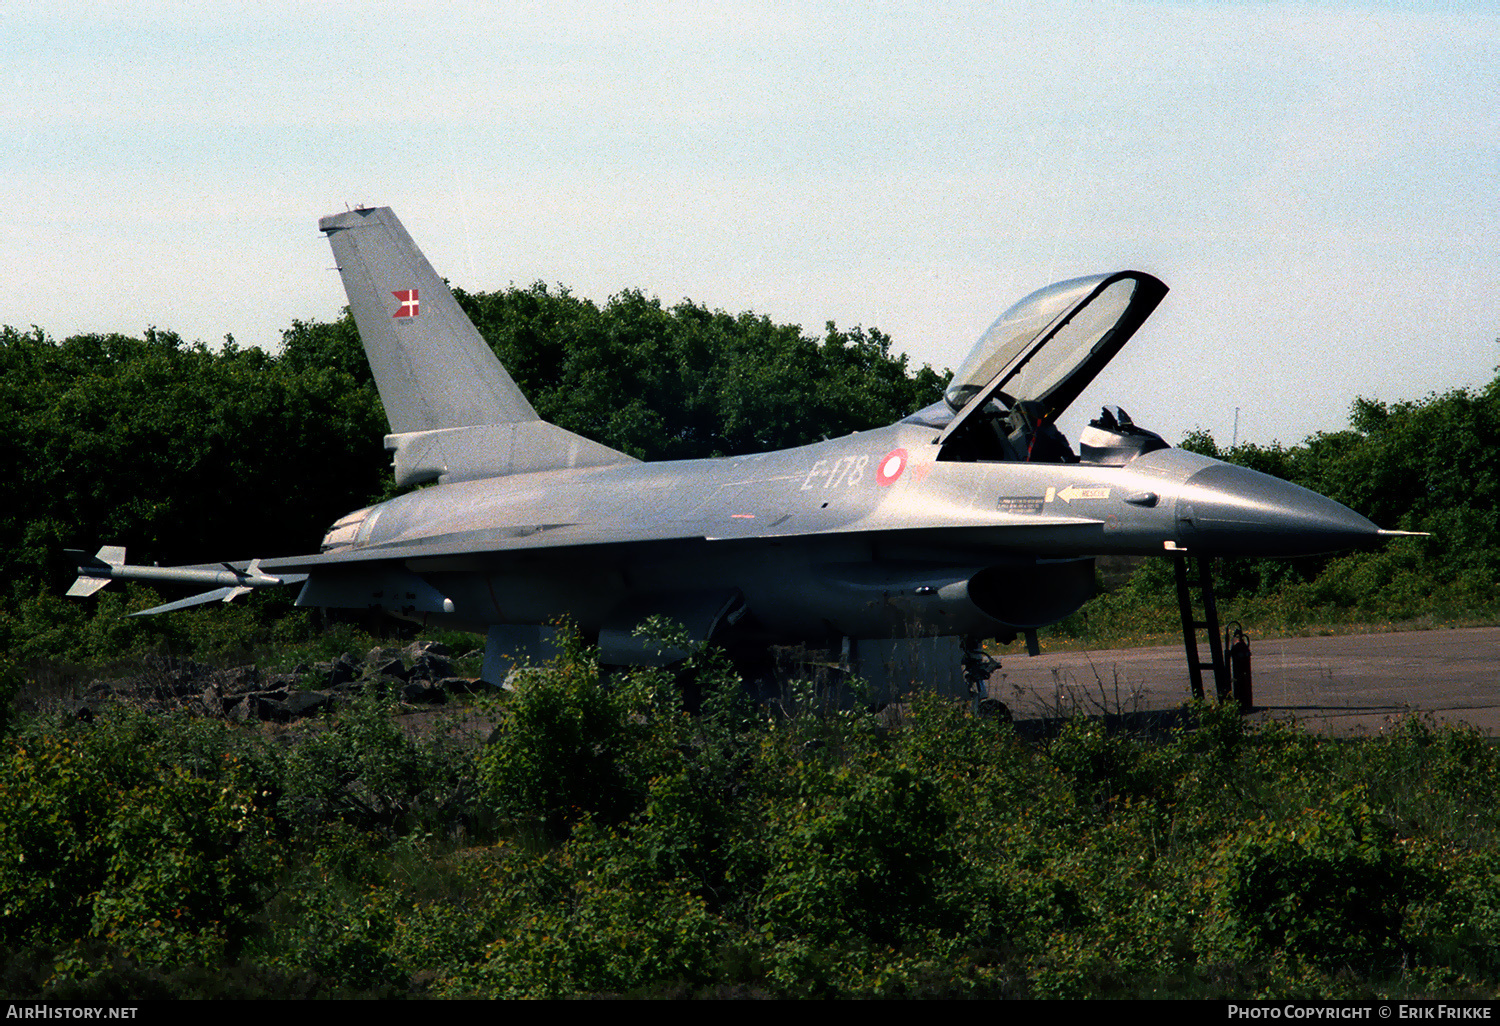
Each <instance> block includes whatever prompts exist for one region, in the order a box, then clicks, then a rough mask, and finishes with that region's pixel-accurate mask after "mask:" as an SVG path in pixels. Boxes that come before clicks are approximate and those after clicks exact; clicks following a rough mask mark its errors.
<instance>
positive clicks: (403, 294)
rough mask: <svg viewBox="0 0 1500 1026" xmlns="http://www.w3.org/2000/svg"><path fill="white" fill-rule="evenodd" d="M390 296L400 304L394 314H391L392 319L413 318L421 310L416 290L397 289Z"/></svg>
mask: <svg viewBox="0 0 1500 1026" xmlns="http://www.w3.org/2000/svg"><path fill="white" fill-rule="evenodd" d="M391 295H393V296H395V297H396V299H397V300H399V301H400V303H401V305H400V306H399V307H398V308H397V309H396V312H395V313H393V314H391V316H392V317H415V316H416V315H417V312H418V311H419V310H420V309H421V304H420V303H419V301H418V300H417V290H416V289H397V290H396V291H394V292H392V293H391Z"/></svg>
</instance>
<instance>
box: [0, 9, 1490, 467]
mask: <svg viewBox="0 0 1500 1026" xmlns="http://www.w3.org/2000/svg"><path fill="white" fill-rule="evenodd" d="M1492 10H1493V7H1492V5H1489V4H1480V3H1457V2H1452V3H1439V2H1430V3H1397V2H1385V3H1378V2H1334V0H1329V2H1322V3H1286V4H1281V3H1261V2H1238V3H1210V2H1202V3H1079V4H1071V3H1028V4H1024V5H1023V4H1008V5H1007V4H1000V3H995V2H989V3H979V4H965V3H959V2H952V0H942V2H932V3H891V4H859V5H856V4H834V3H816V2H787V3H773V2H766V3H735V2H732V0H731V2H722V3H717V4H713V5H709V4H704V3H701V2H698V3H649V2H647V3H632V4H620V3H618V2H614V0H611V2H608V3H604V2H600V3H568V2H567V0H553V2H549V3H545V4H542V3H536V4H533V3H524V2H513V3H496V4H487V3H462V2H459V3H447V4H443V5H440V6H439V5H421V4H410V3H404V4H377V3H357V2H346V3H316V2H314V3H300V4H286V3H280V2H269V3H257V4H254V5H248V4H247V5H227V4H217V3H150V2H131V3H128V4H126V3H91V4H88V5H80V6H79V7H77V8H74V9H72V10H65V9H63V8H62V7H61V5H56V4H53V3H45V4H44V3H35V4H33V3H25V2H14V3H12V2H5V3H3V4H0V43H3V47H0V69H3V78H0V131H3V137H4V139H5V144H4V146H3V147H0V189H3V195H5V196H6V197H7V198H8V200H9V203H8V206H7V214H6V215H5V216H4V217H3V219H0V276H3V279H0V280H3V281H4V282H5V286H6V287H5V295H6V301H5V303H4V305H3V306H0V323H6V324H10V325H13V326H16V327H20V328H25V327H28V326H30V325H32V324H36V325H40V326H41V327H43V328H44V329H46V330H47V332H48V333H49V334H51V335H52V336H53V337H56V338H62V337H65V336H67V335H70V334H74V333H77V332H83V331H121V332H127V333H139V332H140V331H142V330H143V329H144V328H145V327H146V326H148V325H156V326H157V327H161V328H170V329H173V330H176V331H178V332H179V333H181V334H182V335H183V336H185V337H186V338H188V339H201V340H203V341H206V342H210V343H216V342H217V341H219V340H220V339H221V338H222V336H223V335H224V334H225V333H226V332H228V333H232V334H233V335H234V336H235V338H236V339H237V340H238V341H239V342H240V343H241V344H253V345H261V346H266V347H268V348H272V349H275V348H276V347H277V346H278V345H279V342H280V333H281V331H282V329H284V328H286V327H288V326H289V325H290V324H291V322H292V320H293V319H297V318H301V319H310V318H317V319H323V320H328V319H332V318H333V317H335V316H337V314H338V312H339V310H340V308H341V307H342V306H343V304H344V302H345V300H344V296H343V292H342V289H341V288H340V286H339V282H338V277H337V275H336V274H335V273H334V272H333V271H332V270H331V265H332V259H331V256H330V254H329V252H328V249H327V244H326V242H325V241H324V240H323V238H322V237H321V236H320V235H319V233H318V232H317V219H318V218H319V217H320V216H323V215H325V214H329V213H333V212H335V211H339V210H343V209H345V208H346V207H350V206H354V205H360V204H363V205H378V206H391V207H393V208H395V210H396V212H397V214H398V215H399V216H400V217H401V219H402V221H403V222H404V223H405V224H406V226H407V229H408V230H409V231H410V232H411V233H412V235H413V236H414V237H415V239H416V240H417V242H418V244H419V245H420V246H421V247H422V248H423V249H424V251H425V252H426V253H427V256H428V257H429V259H431V261H432V262H433V264H434V265H435V266H436V267H437V269H438V271H439V273H441V274H443V275H445V276H446V277H448V278H449V279H450V280H451V281H452V282H454V283H455V284H457V285H461V286H463V287H464V288H466V289H470V290H490V289H498V288H503V287H505V286H507V285H509V284H512V283H514V284H517V285H528V284H530V283H531V282H533V281H536V280H538V279H540V280H544V281H547V282H549V283H554V284H555V283H561V284H563V285H566V286H568V287H569V288H571V289H572V290H573V291H574V292H575V293H577V294H580V295H583V296H587V297H589V298H591V299H594V300H596V301H597V302H600V303H603V302H605V301H606V300H607V299H608V298H609V296H610V295H612V294H614V293H617V292H619V291H621V290H623V289H627V288H635V289H641V290H642V291H644V292H646V293H648V294H654V295H657V296H659V297H660V298H661V299H662V300H663V301H664V302H665V303H668V304H671V303H675V302H677V301H678V300H680V299H683V298H690V299H692V300H695V301H697V302H700V303H703V304H706V305H708V306H710V307H715V308H722V309H725V310H728V311H730V312H739V311H741V310H746V309H749V310H753V311H755V312H756V313H760V314H765V315H767V316H769V317H771V318H772V319H773V320H776V321H778V322H790V323H797V324H801V325H802V326H803V328H804V330H805V331H807V332H808V333H810V334H820V333H821V331H822V328H823V323H824V322H825V321H827V320H834V321H837V322H838V323H839V325H841V326H843V327H852V326H854V325H856V324H862V325H864V326H866V327H870V326H876V327H879V328H881V329H882V330H884V331H886V332H887V333H889V334H890V335H892V336H893V337H894V339H895V344H896V345H897V347H898V348H899V349H901V350H902V351H904V352H905V353H907V354H908V355H909V356H910V358H911V360H912V361H913V363H914V364H918V365H920V364H921V363H931V364H933V365H934V366H936V367H938V368H939V369H941V368H943V367H953V366H957V364H958V363H959V362H960V361H961V360H962V359H963V357H964V355H965V353H966V352H967V351H968V349H969V347H970V346H971V345H972V344H973V342H974V340H975V339H976V338H977V337H978V336H979V335H980V334H981V333H982V332H983V331H984V329H985V328H986V327H987V326H988V325H989V324H990V322H991V321H993V320H994V318H995V317H996V316H997V315H998V314H999V313H1000V312H1001V311H1002V310H1004V309H1005V308H1006V307H1008V306H1009V305H1010V304H1011V303H1012V302H1014V301H1015V300H1017V299H1019V298H1020V297H1021V296H1023V295H1025V294H1026V293H1029V292H1031V291H1033V290H1034V289H1037V288H1040V287H1042V286H1043V285H1046V284H1048V283H1050V282H1052V281H1056V280H1059V279H1063V278H1071V277H1076V276H1078V275H1082V274H1092V273H1097V272H1102V271H1109V270H1117V269H1121V268H1126V267H1131V268H1138V269H1141V270H1145V271H1149V272H1151V273H1153V274H1156V275H1157V276H1158V277H1160V278H1162V279H1163V280H1164V281H1166V282H1167V284H1168V285H1169V286H1171V288H1172V292H1171V293H1170V294H1169V295H1168V296H1167V298H1166V300H1165V301H1164V303H1163V305H1162V306H1161V308H1160V309H1159V310H1158V311H1157V313H1156V314H1155V315H1154V316H1153V317H1152V319H1151V320H1150V321H1148V322H1147V324H1146V326H1145V327H1144V328H1143V329H1142V331H1141V333H1140V334H1139V335H1138V336H1137V337H1136V339H1135V340H1134V341H1133V342H1132V343H1131V344H1130V345H1129V346H1127V348H1126V349H1125V351H1124V352H1123V353H1122V354H1121V355H1120V356H1119V357H1118V358H1117V359H1116V361H1115V363H1114V364H1112V365H1111V366H1110V367H1109V368H1108V369H1107V370H1106V371H1105V372H1104V374H1103V375H1102V376H1101V378H1100V380H1099V382H1098V383H1096V384H1095V386H1094V387H1093V388H1092V389H1091V390H1090V392H1089V393H1086V394H1085V396H1084V397H1083V398H1082V399H1081V400H1080V401H1079V405H1078V406H1077V407H1075V409H1074V411H1073V413H1072V416H1071V417H1070V420H1071V424H1070V423H1069V421H1065V422H1064V427H1065V430H1072V429H1076V426H1077V423H1078V422H1079V421H1080V420H1081V419H1086V418H1085V417H1084V416H1082V415H1085V414H1087V415H1092V414H1094V413H1097V406H1098V405H1099V404H1100V403H1102V402H1117V403H1119V404H1120V405H1122V406H1124V407H1125V408H1126V409H1127V410H1129V411H1130V413H1131V414H1132V415H1133V416H1134V418H1135V420H1136V421H1137V423H1140V424H1143V425H1145V426H1148V427H1152V428H1155V429H1156V430H1159V431H1161V432H1162V434H1164V435H1165V436H1166V437H1167V438H1168V440H1169V441H1172V442H1176V441H1177V440H1178V439H1179V438H1180V437H1181V435H1182V434H1183V433H1184V432H1186V431H1188V430H1191V429H1192V428H1194V427H1203V428H1207V429H1209V430H1211V431H1212V432H1213V433H1214V434H1215V436H1216V437H1218V438H1219V439H1220V440H1221V441H1223V442H1228V441H1229V440H1230V435H1231V432H1232V430H1233V423H1234V415H1235V413H1234V411H1235V408H1236V407H1239V408H1240V420H1239V425H1240V428H1239V431H1240V438H1241V440H1249V441H1255V442H1262V443H1265V442H1270V441H1272V440H1275V439H1279V440H1281V441H1283V442H1288V443H1291V442H1296V441H1299V440H1300V439H1301V438H1303V437H1304V436H1305V435H1307V434H1309V433H1311V432H1313V431H1318V430H1337V429H1339V428H1341V427H1343V426H1344V425H1345V424H1346V415H1347V411H1348V408H1349V404H1350V402H1351V401H1352V400H1353V399H1354V398H1355V397H1356V396H1359V395H1365V396H1370V397H1375V398H1382V399H1387V400H1399V399H1414V398H1419V397H1421V396H1423V395H1425V394H1427V393H1429V392H1432V391H1434V390H1436V391H1445V390H1448V389H1451V388H1456V387H1460V386H1473V385H1481V384H1483V383H1485V382H1487V381H1489V380H1490V379H1491V378H1492V377H1493V376H1494V373H1495V367H1496V364H1497V363H1500V345H1497V343H1496V341H1495V339H1496V336H1497V335H1500V247H1497V233H1496V228H1497V220H1500V219H1497V214H1500V14H1496V13H1491V11H1492ZM377 444H378V440H377Z"/></svg>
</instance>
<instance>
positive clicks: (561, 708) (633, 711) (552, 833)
mask: <svg viewBox="0 0 1500 1026" xmlns="http://www.w3.org/2000/svg"><path fill="white" fill-rule="evenodd" d="M564 638H565V639H566V640H565V642H564V651H563V654H562V655H560V656H559V657H558V658H557V659H556V660H555V661H553V662H552V663H550V664H548V665H547V666H546V667H543V668H533V669H531V670H525V671H522V672H521V673H520V674H518V675H517V678H516V681H515V687H516V692H515V694H514V696H513V697H512V699H511V701H510V702H509V703H508V704H507V705H506V706H505V707H504V710H503V712H504V718H503V719H502V721H501V724H500V727H499V729H498V730H497V732H496V734H495V737H494V738H493V739H492V741H491V743H490V744H489V745H488V746H487V747H486V749H485V752H484V754H483V755H482V756H481V757H480V760H479V778H480V783H481V786H482V788H483V793H484V796H485V800H486V801H487V802H489V803H490V804H491V805H492V806H493V808H494V810H495V812H496V813H497V814H498V815H500V816H501V817H503V818H505V819H507V820H509V821H511V822H512V823H515V824H516V825H517V826H518V827H522V828H525V827H526V826H527V825H532V826H535V827H537V828H540V829H541V831H542V832H543V834H544V836H546V837H550V838H552V839H554V840H557V839H561V838H563V837H565V836H567V834H568V832H569V830H570V829H571V827H572V826H573V824H575V823H577V822H579V821H580V820H581V819H583V818H584V817H585V816H597V817H599V818H600V819H601V820H603V821H604V822H606V823H619V822H622V821H624V820H625V819H626V818H628V817H629V816H631V815H632V814H634V813H635V812H637V811H638V810H639V809H640V808H641V807H642V805H643V804H644V802H645V799H646V794H647V789H648V787H649V783H650V781H651V779H652V778H653V777H654V776H656V775H658V774H659V773H661V772H662V771H663V770H664V769H666V768H667V767H668V766H670V765H671V762H672V760H673V752H674V746H675V745H676V744H678V743H679V742H680V740H681V739H682V736H683V733H682V732H683V729H684V722H685V721H684V718H683V713H682V709H681V704H680V699H679V694H678V692H677V689H676V688H675V687H674V686H673V685H672V683H671V681H670V680H669V679H668V678H667V676H666V675H665V674H662V673H659V672H653V671H635V672H631V673H627V674H621V675H618V676H608V675H606V674H604V673H603V672H601V670H600V668H599V662H598V655H597V653H595V652H593V651H590V650H587V649H585V648H584V647H583V645H582V640H581V639H580V638H579V636H578V635H577V633H576V631H571V632H566V633H565V634H564Z"/></svg>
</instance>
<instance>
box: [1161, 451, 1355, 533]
mask: <svg viewBox="0 0 1500 1026" xmlns="http://www.w3.org/2000/svg"><path fill="white" fill-rule="evenodd" d="M1379 533H1380V529H1379V528H1377V527H1376V526H1375V525H1374V524H1372V523H1371V522H1370V521H1368V520H1366V519H1365V518H1364V517H1362V516H1360V515H1359V514H1358V513H1356V512H1354V510H1352V509H1350V508H1349V507H1348V506H1344V505H1342V504H1340V503H1337V502H1334V501H1333V500H1332V499H1328V498H1324V497H1323V496H1321V495H1319V494H1318V493H1317V492H1313V491H1309V490H1308V489H1306V488H1302V487H1300V486H1298V485H1294V484H1291V483H1289V482H1286V481H1282V480H1279V479H1278V478H1274V477H1270V476H1269V475H1266V474H1261V473H1259V472H1257V471H1254V470H1247V469H1245V468H1244V467H1236V466H1231V465H1230V464H1227V463H1220V464H1217V465H1215V466H1212V467H1207V468H1205V469H1203V470H1200V471H1199V472H1198V473H1196V474H1194V475H1193V476H1192V477H1190V478H1188V479H1187V481H1186V482H1185V483H1184V484H1183V487H1182V491H1181V493H1180V494H1179V495H1178V498H1177V535H1178V540H1179V542H1180V543H1181V544H1183V545H1185V546H1187V548H1188V549H1189V550H1192V549H1196V550H1198V551H1200V552H1204V553H1210V554H1214V555H1258V556H1307V555H1312V554H1314V553H1318V552H1337V551H1339V550H1340V549H1350V548H1358V547H1361V546H1363V545H1367V544H1369V543H1371V542H1374V541H1375V540H1376V539H1377V538H1378V537H1379Z"/></svg>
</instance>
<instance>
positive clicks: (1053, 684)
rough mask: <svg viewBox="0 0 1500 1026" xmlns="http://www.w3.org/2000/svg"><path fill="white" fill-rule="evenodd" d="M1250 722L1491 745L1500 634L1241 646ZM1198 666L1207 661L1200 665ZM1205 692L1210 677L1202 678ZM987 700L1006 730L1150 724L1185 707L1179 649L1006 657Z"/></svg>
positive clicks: (1454, 632) (1499, 692)
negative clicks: (1142, 717)
mask: <svg viewBox="0 0 1500 1026" xmlns="http://www.w3.org/2000/svg"><path fill="white" fill-rule="evenodd" d="M1250 644H1251V659H1252V670H1253V679H1254V697H1255V711H1254V712H1253V713H1252V715H1253V716H1254V717H1255V718H1256V719H1265V718H1272V717H1274V718H1276V719H1296V720H1297V721H1298V722H1300V723H1302V724H1303V725H1304V726H1306V727H1307V728H1309V729H1311V730H1320V731H1327V732H1329V733H1336V734H1359V733H1365V734H1375V733H1378V732H1379V731H1380V730H1381V729H1382V728H1384V727H1385V726H1386V725H1387V724H1389V723H1390V722H1391V721H1392V720H1395V719H1397V718H1399V717H1402V716H1405V715H1407V714H1408V713H1412V712H1417V713H1422V714H1430V715H1431V716H1432V717H1433V718H1434V719H1435V720H1437V721H1438V722H1440V723H1465V724H1468V725H1469V726H1471V727H1474V728H1476V729H1478V730H1480V731H1483V732H1484V733H1486V734H1500V627H1468V628H1458V629H1451V630H1429V631H1409V632H1403V633H1392V634H1347V635H1339V636H1336V637H1316V638H1275V639H1271V640H1264V641H1263V640H1259V639H1256V638H1255V637H1254V636H1252V637H1251V639H1250ZM1202 657H1203V658H1204V659H1207V657H1208V653H1207V652H1206V651H1205V652H1203V653H1202ZM1205 677H1206V680H1205V682H1204V686H1205V689H1206V691H1207V693H1208V694H1209V695H1210V696H1212V695H1213V692H1214V685H1213V675H1212V673H1206V674H1205ZM989 693H990V696H991V697H993V698H998V699H1000V700H1001V701H1003V702H1004V703H1005V704H1006V705H1008V706H1009V707H1010V709H1011V712H1012V714H1013V715H1014V716H1015V718H1016V719H1017V720H1018V721H1027V720H1037V719H1047V718H1051V717H1056V716H1059V715H1067V714H1072V713H1085V714H1089V713H1093V714H1099V713H1105V714H1108V713H1132V712H1158V711H1164V710H1168V709H1171V708H1173V707H1175V706H1177V705H1180V704H1181V703H1182V702H1184V701H1186V699H1187V698H1188V695H1189V685H1188V672H1187V660H1186V657H1185V656H1184V654H1183V649H1182V646H1181V645H1180V644H1179V645H1174V646H1164V647H1159V648H1136V649H1109V650H1103V651H1095V652H1059V653H1055V654H1047V655H1040V656H1036V657H1027V656H1026V655H1025V654H1024V653H1022V654H1020V655H1007V656H1006V657H1005V658H1004V665H1003V666H1002V667H1001V669H1000V670H999V671H997V672H996V673H995V674H994V676H992V677H991V678H990V684H989Z"/></svg>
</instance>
